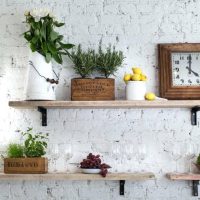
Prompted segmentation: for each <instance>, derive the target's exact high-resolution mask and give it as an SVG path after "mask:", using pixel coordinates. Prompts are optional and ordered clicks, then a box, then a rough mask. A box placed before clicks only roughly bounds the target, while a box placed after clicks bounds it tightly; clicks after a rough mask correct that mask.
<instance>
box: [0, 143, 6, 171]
mask: <svg viewBox="0 0 200 200" xmlns="http://www.w3.org/2000/svg"><path fill="white" fill-rule="evenodd" d="M5 156H6V145H4V144H2V145H0V171H2V170H3V159H4V157H5Z"/></svg>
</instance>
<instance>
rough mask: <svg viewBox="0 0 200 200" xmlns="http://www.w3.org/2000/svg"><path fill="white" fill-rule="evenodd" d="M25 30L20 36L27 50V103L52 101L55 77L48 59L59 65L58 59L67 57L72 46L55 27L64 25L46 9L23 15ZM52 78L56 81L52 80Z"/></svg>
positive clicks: (60, 60) (59, 60)
mask: <svg viewBox="0 0 200 200" xmlns="http://www.w3.org/2000/svg"><path fill="white" fill-rule="evenodd" d="M25 16H26V21H25V22H26V24H27V25H28V27H29V29H28V30H27V31H26V32H24V33H23V35H24V38H25V39H26V41H27V42H28V44H29V47H30V50H31V51H30V56H29V69H28V80H27V86H26V99H27V100H55V86H56V85H57V84H58V79H59V78H58V76H57V75H56V74H55V72H54V71H53V69H52V62H51V61H52V60H54V61H55V62H57V63H59V64H62V61H63V60H62V56H63V55H69V52H68V50H69V49H71V48H72V47H73V46H74V45H73V44H66V43H64V42H63V35H60V34H59V33H58V32H56V28H59V27H61V26H63V25H64V23H60V22H58V21H56V19H55V17H54V16H53V15H52V14H51V13H50V12H49V11H47V10H42V9H34V10H32V11H28V12H26V13H25ZM54 75H56V79H54V78H53V77H54Z"/></svg>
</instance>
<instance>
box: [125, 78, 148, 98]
mask: <svg viewBox="0 0 200 200" xmlns="http://www.w3.org/2000/svg"><path fill="white" fill-rule="evenodd" d="M145 94H146V82H145V81H128V83H127V85H126V99H127V100H145Z"/></svg>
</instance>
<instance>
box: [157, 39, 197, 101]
mask: <svg viewBox="0 0 200 200" xmlns="http://www.w3.org/2000/svg"><path fill="white" fill-rule="evenodd" d="M158 54H159V56H158V60H159V78H160V96H161V97H164V98H167V99H178V100H179V99H200V43H199V44H197V43H184V44H181V43H177V44H159V45H158Z"/></svg>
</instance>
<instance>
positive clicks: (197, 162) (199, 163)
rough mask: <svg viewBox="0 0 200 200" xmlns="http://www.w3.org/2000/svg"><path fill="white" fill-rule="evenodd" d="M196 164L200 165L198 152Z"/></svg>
mask: <svg viewBox="0 0 200 200" xmlns="http://www.w3.org/2000/svg"><path fill="white" fill-rule="evenodd" d="M196 164H197V165H200V154H199V156H198V157H197V161H196Z"/></svg>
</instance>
